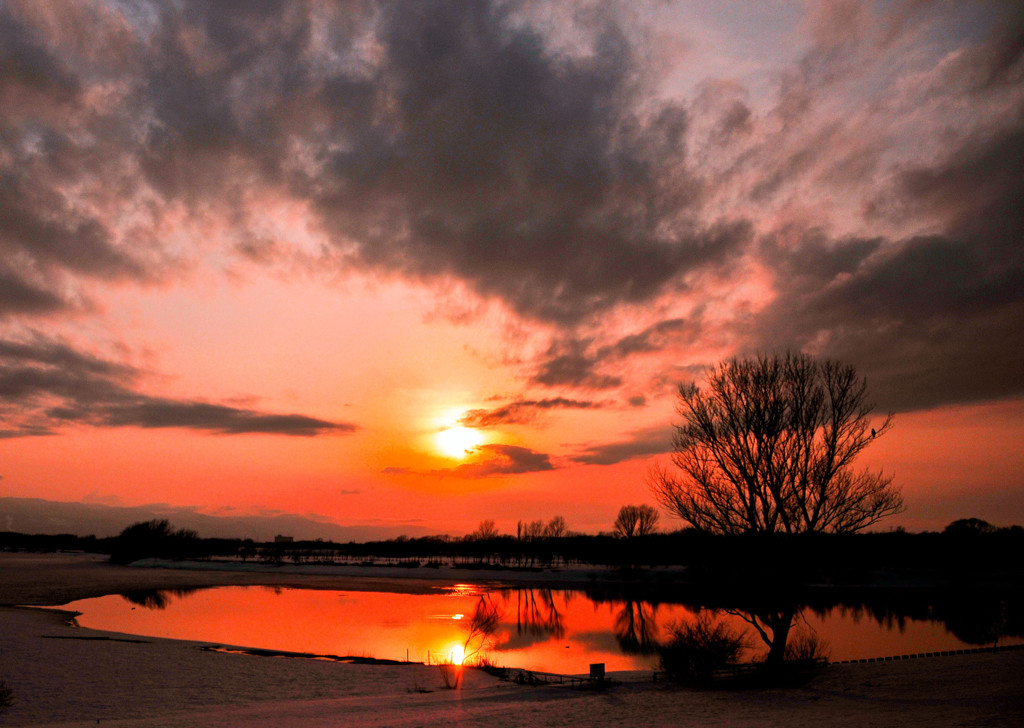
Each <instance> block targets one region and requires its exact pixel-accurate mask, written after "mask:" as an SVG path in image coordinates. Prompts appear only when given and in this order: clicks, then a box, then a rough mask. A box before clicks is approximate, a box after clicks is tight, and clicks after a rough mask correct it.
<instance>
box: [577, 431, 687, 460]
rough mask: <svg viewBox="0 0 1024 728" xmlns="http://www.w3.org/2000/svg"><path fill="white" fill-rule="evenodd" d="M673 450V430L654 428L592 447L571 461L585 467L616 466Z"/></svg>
mask: <svg viewBox="0 0 1024 728" xmlns="http://www.w3.org/2000/svg"><path fill="white" fill-rule="evenodd" d="M671 450H672V429H671V428H669V427H652V428H648V429H644V430H638V431H637V432H634V433H632V434H631V435H630V437H629V438H627V439H625V440H622V441H620V442H612V443H605V444H603V445H590V446H588V447H586V448H584V449H583V450H582V451H581V452H580V453H579V454H577V455H574V456H572V458H571V460H572V461H573V462H576V463H582V464H584V465H614V464H616V463H621V462H624V461H626V460H632V459H634V458H638V457H644V456H648V455H662V454H664V453H667V452H671Z"/></svg>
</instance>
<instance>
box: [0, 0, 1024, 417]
mask: <svg viewBox="0 0 1024 728" xmlns="http://www.w3.org/2000/svg"><path fill="white" fill-rule="evenodd" d="M538 7H539V6H536V5H535V4H532V3H517V2H493V3H489V2H473V3H465V2H455V1H439V2H432V3H429V4H425V3H415V2H387V3H380V4H375V3H359V4H356V3H345V4H303V3H287V4H285V3H280V4H277V3H270V4H248V5H246V7H245V9H244V11H240V10H239V9H238V8H237V7H235V6H234V5H230V4H223V3H184V4H157V5H141V6H133V9H132V11H131V12H128V11H126V10H124V6H122V5H121V4H104V3H90V4H81V5H76V6H74V7H71V6H69V7H68V8H66V9H65V11H64V12H62V13H59V14H55V13H51V12H48V11H47V10H46V9H45V6H44V5H41V4H38V3H6V4H4V6H3V8H2V9H0V256H2V259H3V263H0V320H2V321H3V322H4V324H5V325H7V324H8V323H9V322H12V321H15V322H23V321H31V320H33V319H40V318H42V317H50V318H48V319H47V322H49V321H50V320H51V319H52V318H55V317H57V316H59V315H60V314H64V313H71V312H74V313H81V312H82V311H89V312H100V308H101V307H99V306H98V305H96V301H98V300H100V299H99V298H98V296H99V295H100V292H101V291H102V290H103V287H104V286H112V285H123V284H125V283H126V282H127V283H128V284H130V285H139V286H144V285H151V284H153V283H154V282H157V281H167V280H173V279H174V278H175V277H176V276H184V275H188V273H189V271H190V270H193V269H194V268H195V267H196V266H199V265H203V264H204V261H209V260H217V261H224V260H225V259H227V260H228V261H229V262H228V263H224V265H226V266H228V267H230V261H232V260H236V259H242V260H245V261H247V262H248V264H250V265H263V266H268V267H274V266H280V267H286V266H287V265H288V262H289V261H288V259H289V256H295V257H302V256H305V257H303V261H304V262H305V263H307V264H309V265H312V266H313V267H316V268H318V269H323V270H322V272H323V273H324V274H325V275H327V276H331V275H334V274H335V273H336V272H337V271H338V270H342V271H345V272H349V271H362V272H366V273H370V274H377V273H379V274H383V275H389V276H398V277H404V278H406V279H411V280H414V281H417V282H424V283H426V284H428V285H435V286H440V285H442V284H445V283H447V282H450V281H452V280H456V281H458V282H459V284H461V285H464V286H466V287H467V288H468V289H469V290H472V291H474V292H475V293H477V294H478V295H479V296H480V297H481V298H483V299H488V300H498V301H500V302H502V303H504V304H505V305H506V306H507V307H508V308H509V309H511V310H512V311H514V312H516V313H517V314H519V315H520V316H521V317H522V318H524V319H527V320H530V321H539V322H543V323H544V324H547V325H548V326H547V327H546V329H545V330H546V331H550V332H553V333H551V337H552V338H551V340H550V342H549V343H550V345H549V346H547V347H546V349H544V351H543V352H542V355H541V356H540V357H538V358H537V359H536V360H535V361H533V362H532V366H533V369H532V371H529V372H527V373H526V376H527V378H528V380H529V381H530V383H532V384H536V385H538V386H544V387H574V388H579V389H587V390H608V389H617V388H620V387H624V386H630V385H632V386H637V383H635V382H631V381H629V379H630V376H631V374H632V373H633V371H632V369H631V368H630V367H629V366H623V364H624V363H626V362H632V361H634V360H636V359H638V358H642V357H646V356H651V355H654V354H658V353H661V352H666V351H668V350H670V349H673V347H676V348H680V349H681V348H682V347H684V346H686V345H687V344H692V345H693V347H694V348H695V349H696V348H702V347H701V346H700V345H701V344H702V343H703V342H705V341H707V340H708V339H709V338H715V337H716V336H717V334H718V332H719V331H722V332H728V334H729V336H728V337H725V338H723V339H722V340H718V339H717V338H716V339H715V341H714V342H713V344H714V346H711V347H703V348H716V347H717V348H719V349H723V350H724V349H730V348H731V349H735V350H739V351H743V350H756V349H764V348H772V349H778V348H785V347H788V346H792V347H804V348H807V349H809V350H816V351H820V352H823V353H827V354H830V355H835V356H843V357H846V358H850V359H851V360H853V361H855V362H856V363H857V364H858V365H859V366H860V367H861V369H862V370H864V371H865V372H867V373H869V374H870V376H871V378H872V380H873V381H875V382H877V383H878V386H879V391H880V394H881V395H882V398H883V399H884V401H886V402H888V403H890V404H891V406H895V407H899V408H913V407H923V406H932V405H935V404H940V403H942V402H945V401H965V400H969V399H985V398H992V397H1000V396H1016V395H1018V394H1020V393H1021V390H1022V387H1021V382H1020V377H1019V376H1018V375H1017V374H1015V372H1014V369H1015V363H1016V362H1017V361H1018V359H1019V357H1018V356H1017V352H1019V351H1020V344H1021V341H1020V339H1019V336H1018V334H1017V332H1019V331H1020V330H1021V329H1022V328H1024V327H1022V326H1021V325H1020V324H1021V308H1022V303H1021V301H1020V297H1019V295H1018V292H1019V291H1020V290H1021V288H1022V286H1021V262H1020V245H1019V241H1020V239H1021V229H1022V224H1021V213H1020V210H1021V209H1024V205H1022V204H1021V199H1022V198H1021V194H1022V190H1021V182H1020V180H1021V179H1022V178H1024V174H1022V167H1024V165H1022V161H1021V134H1022V128H1021V123H1020V119H1021V118H1022V112H1024V100H1022V88H1024V85H1022V78H1024V76H1022V68H1024V66H1022V64H1024V54H1022V52H1021V47H1022V46H1021V43H1020V39H1021V38H1022V37H1024V13H1021V11H1020V9H1019V7H1017V6H1015V5H1013V4H1009V3H1007V4H998V3H997V4H995V5H992V6H988V5H986V6H981V5H978V4H948V5H947V4H934V3H904V4H896V5H895V6H892V7H889V6H876V5H871V4H866V3H855V2H837V3H826V4H821V5H818V6H815V7H814V8H813V9H812V10H811V12H810V16H809V17H808V18H807V22H805V23H804V24H803V26H801V28H800V30H799V31H793V34H792V38H791V39H792V40H793V41H794V43H795V44H796V45H798V46H800V47H806V52H805V53H803V55H802V56H801V57H799V58H797V59H796V60H795V62H792V63H790V62H788V61H784V60H783V58H784V57H783V56H782V55H780V56H778V57H766V58H758V59H756V61H757V64H758V67H759V70H758V73H759V74H760V75H761V76H771V77H772V78H774V79H775V82H774V85H773V86H772V87H770V88H769V87H764V88H759V89H757V88H750V87H749V86H748V84H749V83H750V79H751V76H750V75H749V74H747V75H744V74H745V73H746V71H745V70H744V69H742V68H737V69H736V72H735V74H732V73H730V74H728V75H729V76H730V77H729V78H707V79H704V80H702V81H701V80H699V79H698V81H699V82H695V88H694V93H693V94H692V98H689V97H687V94H688V93H689V92H690V89H683V90H682V91H680V90H679V89H668V87H666V86H665V85H664V83H663V82H664V80H665V77H664V76H663V75H659V74H660V73H661V72H662V71H663V69H662V68H661V66H662V65H663V64H664V63H665V62H666V61H665V59H663V58H660V57H658V53H659V46H658V45H657V44H656V43H653V42H652V40H655V39H656V38H657V37H659V33H668V34H675V35H677V36H679V37H680V38H682V39H683V40H687V39H686V38H684V37H683V36H685V34H686V29H683V30H679V29H676V28H656V29H654V30H655V31H656V32H654V33H651V32H648V31H649V30H650V29H645V28H644V27H643V23H644V22H645V21H644V17H645V13H644V12H636V13H633V12H625V11H624V10H623V9H622V7H621V6H618V5H616V4H614V3H609V4H606V3H599V4H596V5H586V6H585V7H579V8H577V7H576V6H573V7H572V8H571V9H570V10H566V11H564V12H561V13H558V14H557V17H554V18H553V17H552V16H551V14H550V13H547V12H545V11H541V10H538ZM991 8H995V11H993V10H992V9H991ZM802 33H806V34H807V36H806V37H804V36H803V35H801V34H802ZM939 39H941V41H940V40H939ZM672 63H673V64H675V65H678V66H679V68H680V69H681V70H683V71H685V70H687V59H683V60H682V61H679V60H678V59H674V60H673V61H672ZM734 75H735V77H733V76H734ZM659 84H662V85H659ZM669 91H671V92H669ZM268 201H270V202H272V201H278V202H280V203H281V204H285V205H294V206H295V208H296V209H301V210H303V215H304V217H305V218H306V219H307V221H308V228H309V231H310V235H311V236H312V237H313V238H315V241H314V243H312V244H310V243H308V241H303V240H299V239H298V236H294V235H292V234H291V233H290V232H284V233H281V234H276V232H275V233H273V234H268V233H267V228H268V227H271V228H272V225H270V218H272V217H273V214H272V213H271V212H268V210H269V205H268V204H266V203H267V202H268ZM275 230H276V229H275ZM200 233H201V234H200ZM211 250H212V251H213V252H214V254H213V255H207V254H208V253H209V252H211ZM755 269H756V272H757V274H761V273H762V272H764V273H766V275H767V277H769V278H770V279H771V280H769V281H768V282H767V283H765V284H764V288H765V290H764V291H763V295H762V296H761V298H760V299H759V300H752V299H753V298H755V297H753V296H751V297H748V298H744V299H742V300H739V301H738V302H737V301H736V300H732V299H727V300H722V301H711V300H710V299H711V298H712V296H711V291H710V290H709V289H710V287H711V285H712V284H711V283H709V281H716V282H718V281H730V283H734V284H735V285H734V287H735V288H736V290H738V291H739V290H743V289H744V288H745V287H746V286H749V285H751V281H750V280H749V273H748V272H749V271H750V270H755ZM754 283H760V281H755V282H754ZM676 297H685V298H688V299H690V300H698V301H700V300H707V301H708V303H707V311H704V310H697V311H694V310H693V309H692V307H691V308H690V310H689V311H687V312H686V313H685V316H684V315H683V314H682V313H681V312H680V311H679V310H674V309H673V307H672V305H671V303H670V301H671V299H673V298H676ZM94 298H95V299H96V300H94ZM667 301H668V303H666V302H667ZM624 309H629V310H630V311H631V312H637V311H640V312H642V313H643V314H644V315H646V317H647V318H648V319H649V320H648V321H644V322H641V323H637V324H636V328H637V329H638V331H636V332H635V333H633V334H630V335H627V336H622V335H621V333H620V332H616V331H613V330H612V329H611V327H612V326H619V325H621V323H619V322H621V320H622V319H621V318H616V317H614V316H609V315H608V314H610V313H614V312H620V311H622V310H624ZM636 320H638V321H639V319H636ZM610 322H615V323H610ZM709 327H715V328H709ZM964 368H966V370H967V371H971V372H974V373H975V374H974V375H973V376H969V377H968V376H963V375H962V371H963V369H964ZM23 374H24V376H26V377H28V378H29V379H30V378H31V377H30V376H29V373H23ZM65 374H66V373H65ZM131 374H132V376H133V377H138V373H137V372H134V373H131ZM49 375H50V376H53V377H56V378H57V379H60V378H61V376H62V372H60V371H57V372H50V373H49ZM35 376H37V377H39V376H42V373H40V372H36V373H35ZM132 381H134V380H132ZM8 384H9V385H11V386H13V380H12V382H9V383H8ZM96 384H97V386H98V389H97V390H96V392H97V393H96V394H92V395H90V394H88V393H87V392H86V391H85V388H84V387H78V388H77V389H76V382H75V381H74V378H73V377H71V378H67V377H65V379H63V380H61V381H53V382H52V383H51V384H50V385H48V386H49V387H50V389H47V388H46V387H43V386H42V385H40V387H41V388H40V389H39V390H38V391H39V392H43V391H46V392H51V393H57V394H56V395H55V396H56V397H57V402H55V403H54V404H53V406H52V410H53V412H52V414H53V415H54V416H57V415H61V414H64V415H66V416H68V417H69V418H71V419H75V418H76V417H84V416H85V415H84V414H81V413H76V410H80V409H82V407H81V405H82V404H83V403H85V404H88V405H89V407H88V408H87V409H88V411H89V412H90V413H91V414H90V415H89V417H91V418H92V420H91V421H96V422H99V423H101V424H102V423H103V422H104V418H106V421H108V422H120V421H130V422H134V423H136V424H140V425H143V426H146V423H153V424H152V425H150V426H164V425H163V424H161V423H168V422H175V421H176V422H180V423H184V424H183V425H182V426H186V427H193V426H195V427H198V426H199V425H198V424H196V423H200V422H206V423H207V424H209V425H210V429H212V430H213V431H217V432H235V431H237V430H242V431H262V430H264V429H265V430H270V431H278V430H279V429H280V430H290V431H295V432H311V431H326V429H329V428H327V426H328V425H330V424H331V423H324V422H322V421H319V420H316V419H315V418H310V419H308V420H305V419H303V416H302V415H272V414H267V413H261V412H258V411H255V410H249V409H245V408H231V407H227V406H225V405H222V404H216V403H208V402H204V401H198V400H196V401H186V402H175V401H171V402H167V401H161V400H158V399H153V398H142V399H140V398H139V397H141V395H138V393H137V392H135V391H134V390H131V389H129V388H123V389H124V391H118V390H117V388H116V387H113V385H114V384H116V380H112V379H109V378H103V377H98V378H97V382H96ZM23 386H28V384H24V385H23ZM71 390H76V391H78V392H79V394H78V395H75V396H70V395H68V394H67V392H69V391H71ZM61 391H63V392H65V393H64V394H59V393H60V392H61ZM133 397H134V398H133ZM90 398H92V399H91V400H90ZM101 405H102V406H101ZM8 411H9V410H8ZM523 411H524V412H525V411H526V410H523ZM40 412H43V410H42V409H40ZM36 414H39V412H37V413H36ZM43 415H45V412H43ZM481 416H482V415H481ZM496 416H498V415H496ZM507 416H511V417H516V416H525V415H522V414H521V413H520V414H519V415H516V414H513V413H508V415H507ZM275 417H278V418H283V419H274V418H275ZM52 420H53V417H47V416H42V417H40V418H39V421H38V422H34V423H30V422H23V423H22V425H21V428H22V429H19V428H13V427H8V428H5V430H4V432H6V433H8V434H9V433H12V432H14V433H17V432H21V431H23V430H24V431H25V432H28V431H29V430H30V429H31V428H33V427H34V428H36V430H37V431H40V432H42V431H48V429H49V428H50V427H51V426H52ZM25 428H27V429H25Z"/></svg>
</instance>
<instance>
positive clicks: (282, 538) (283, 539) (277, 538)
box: [274, 534, 295, 543]
mask: <svg viewBox="0 0 1024 728" xmlns="http://www.w3.org/2000/svg"><path fill="white" fill-rule="evenodd" d="M294 542H295V539H294V538H292V537H291V536H282V535H280V534H278V535H277V536H274V543H294Z"/></svg>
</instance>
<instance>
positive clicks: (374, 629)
mask: <svg viewBox="0 0 1024 728" xmlns="http://www.w3.org/2000/svg"><path fill="white" fill-rule="evenodd" d="M139 607H142V608H141V609H140V608H139ZM72 608H73V609H75V610H76V611H79V612H82V613H83V614H82V616H81V617H80V618H79V623H80V624H82V625H83V626H86V627H94V628H98V629H108V630H112V631H119V632H127V633H134V634H145V635H150V636H162V637H174V638H178V639H190V640H200V641H209V642H218V643H220V644H225V645H236V646H247V647H259V648H266V649H276V650H286V651H294V652H310V653H318V654H334V655H363V656H372V657H378V658H390V659H405V658H407V657H408V659H411V660H414V661H428V660H429V659H431V658H430V655H442V656H447V655H449V654H451V650H452V649H453V647H455V646H459V647H460V650H461V652H460V654H461V655H465V658H466V660H467V662H470V663H472V662H475V661H478V660H479V659H481V658H485V659H487V660H490V661H491V662H494V663H496V664H499V665H506V666H514V667H524V668H528V669H537V670H548V671H553V672H565V673H578V672H585V671H586V670H587V669H588V665H589V663H591V662H605V663H606V664H607V669H608V670H624V669H649V668H653V667H655V666H656V665H657V662H658V651H659V648H660V647H661V645H663V644H664V643H665V642H666V641H667V640H668V639H669V638H670V634H671V627H672V626H673V625H678V624H692V623H694V622H695V621H696V620H697V619H698V618H704V619H708V620H711V621H713V622H721V623H723V624H725V625H727V626H728V627H729V628H730V629H733V630H744V631H745V632H746V634H747V636H748V637H749V643H750V644H751V645H754V646H753V647H752V648H751V649H749V650H748V651H747V653H746V654H745V655H744V659H745V660H754V659H770V660H781V659H783V658H784V657H785V656H786V654H787V652H788V653H789V654H790V656H791V657H792V656H793V655H794V654H796V653H800V652H801V651H803V652H804V653H806V652H807V650H808V649H812V648H813V649H818V650H820V648H821V643H822V642H828V643H830V646H831V652H832V655H831V656H832V659H835V660H842V659H852V658H863V657H878V656H884V655H893V654H908V653H914V652H930V651H938V650H947V649H957V648H963V647H968V646H976V645H992V644H1005V643H1006V642H1007V641H1008V640H1010V641H1020V639H1021V638H1022V637H1024V628H1022V627H1024V619H1022V616H1021V615H1022V598H1021V595H1020V594H1019V593H1017V592H998V591H990V592H986V591H983V590H981V591H979V590H975V591H974V592H973V593H972V594H971V595H970V598H968V597H967V596H965V595H963V594H955V593H952V592H924V591H918V590H904V591H899V590H877V591H871V592H867V591H862V592H857V591H850V592H846V593H843V592H839V591H837V590H819V591H814V592H811V593H805V594H802V595H800V597H799V598H793V599H785V598H780V597H775V598H772V599H766V598H763V597H758V598H753V597H750V596H748V595H743V594H742V593H740V594H738V595H737V594H732V595H721V594H700V595H697V594H684V595H678V594H677V595H673V596H671V597H669V596H666V595H664V594H660V593H658V592H656V591H649V592H645V593H643V594H636V593H631V592H629V591H628V590H627V591H623V592H620V593H609V592H608V591H607V590H604V591H602V592H601V593H593V594H585V593H582V592H571V591H558V590H552V589H504V590H488V588H487V587H482V586H474V585H461V586H460V588H459V589H458V590H457V591H454V592H450V593H447V594H432V595H413V594H389V593H383V592H332V591H314V590H302V589H288V588H284V589H282V588H276V589H270V588H265V587H224V588H215V589H203V590H165V591H135V592H128V593H125V594H123V595H121V596H120V597H103V598H100V599H93V600H83V601H81V602H76V603H74V605H73V606H72ZM325 625H335V626H338V625H340V628H331V629H328V628H325ZM808 645H810V647H809V646H808ZM815 645H816V646H815Z"/></svg>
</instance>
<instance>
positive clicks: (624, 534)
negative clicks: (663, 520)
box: [614, 504, 658, 538]
mask: <svg viewBox="0 0 1024 728" xmlns="http://www.w3.org/2000/svg"><path fill="white" fill-rule="evenodd" d="M614 530H615V535H616V536H619V537H621V538H634V537H637V536H647V535H649V534H652V533H654V532H655V531H656V530H658V511H657V510H655V509H654V508H653V507H652V506H649V505H646V504H645V505H642V506H622V508H620V509H619V515H618V516H617V517H616V518H615V528H614Z"/></svg>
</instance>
